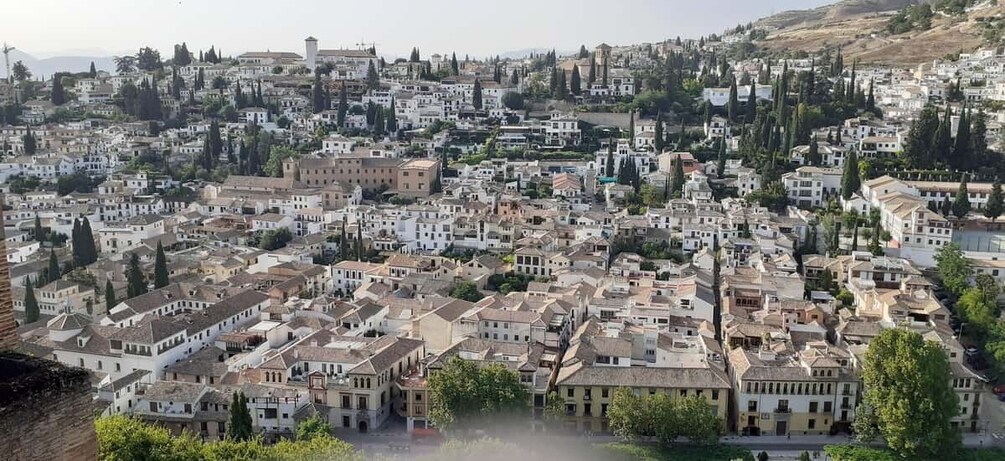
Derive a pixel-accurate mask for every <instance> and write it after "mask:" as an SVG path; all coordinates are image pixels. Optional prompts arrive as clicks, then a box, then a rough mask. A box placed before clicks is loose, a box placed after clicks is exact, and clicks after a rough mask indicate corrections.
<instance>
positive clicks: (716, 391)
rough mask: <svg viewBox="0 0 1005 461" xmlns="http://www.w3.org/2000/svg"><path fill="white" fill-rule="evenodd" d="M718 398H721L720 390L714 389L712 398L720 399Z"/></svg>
mask: <svg viewBox="0 0 1005 461" xmlns="http://www.w3.org/2000/svg"><path fill="white" fill-rule="evenodd" d="M718 399H719V390H718V389H712V400H718Z"/></svg>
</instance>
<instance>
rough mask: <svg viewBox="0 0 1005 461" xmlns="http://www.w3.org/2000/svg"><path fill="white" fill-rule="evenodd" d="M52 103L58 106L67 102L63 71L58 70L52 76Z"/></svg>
mask: <svg viewBox="0 0 1005 461" xmlns="http://www.w3.org/2000/svg"><path fill="white" fill-rule="evenodd" d="M51 99H52V103H53V104H55V105H57V106H62V105H63V104H66V90H65V89H63V73H62V72H56V73H55V74H53V76H52V94H51Z"/></svg>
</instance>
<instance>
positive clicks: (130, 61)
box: [114, 56, 136, 74]
mask: <svg viewBox="0 0 1005 461" xmlns="http://www.w3.org/2000/svg"><path fill="white" fill-rule="evenodd" d="M114 60H115V72H117V73H120V74H128V73H130V72H133V71H135V70H136V56H116V57H115V58H114Z"/></svg>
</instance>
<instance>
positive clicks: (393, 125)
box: [384, 96, 398, 136]
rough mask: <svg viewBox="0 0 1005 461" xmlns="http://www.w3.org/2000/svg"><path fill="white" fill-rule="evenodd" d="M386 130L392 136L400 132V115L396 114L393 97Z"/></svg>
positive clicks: (385, 124)
mask: <svg viewBox="0 0 1005 461" xmlns="http://www.w3.org/2000/svg"><path fill="white" fill-rule="evenodd" d="M384 129H385V131H387V133H388V134H390V135H392V136H393V135H394V134H395V133H397V132H398V115H397V114H395V110H394V97H393V96H392V97H391V108H390V109H388V111H387V117H385V122H384Z"/></svg>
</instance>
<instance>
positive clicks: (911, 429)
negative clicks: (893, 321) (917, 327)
mask: <svg viewBox="0 0 1005 461" xmlns="http://www.w3.org/2000/svg"><path fill="white" fill-rule="evenodd" d="M862 381H863V385H864V386H865V394H864V398H863V404H864V405H868V406H869V407H871V408H872V412H871V413H864V414H871V415H872V416H873V418H874V423H875V425H876V427H878V429H879V433H880V434H882V436H883V439H884V440H886V443H887V444H888V446H889V447H890V448H891V449H892V450H894V451H896V452H898V453H900V454H901V455H902V456H905V457H908V458H910V459H949V456H951V455H952V454H953V453H955V451H956V450H957V449H958V448H959V447H960V444H961V436H960V431H959V429H958V428H956V427H953V426H952V424H951V422H950V420H951V419H952V418H953V417H955V416H957V415H958V414H959V411H960V409H959V401H958V398H957V396H956V393H955V392H954V391H953V388H952V371H951V370H950V367H949V360H948V358H947V356H946V352H945V351H944V350H943V348H942V346H941V345H939V344H938V343H936V342H932V341H925V339H924V338H923V337H922V336H921V335H920V334H919V333H916V332H913V331H910V330H906V329H901V328H890V329H887V330H884V331H883V332H882V333H880V334H879V336H877V337H875V338H873V340H872V341H871V342H870V343H869V349H868V351H866V355H865V365H864V367H863V371H862Z"/></svg>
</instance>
